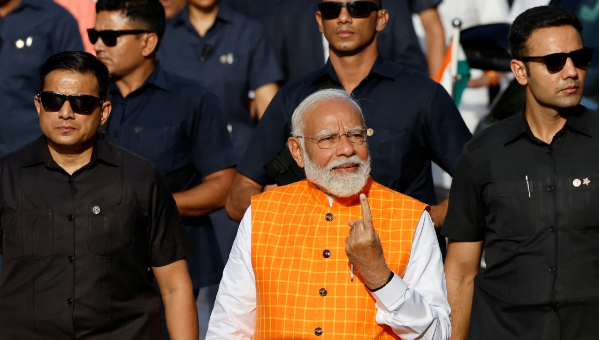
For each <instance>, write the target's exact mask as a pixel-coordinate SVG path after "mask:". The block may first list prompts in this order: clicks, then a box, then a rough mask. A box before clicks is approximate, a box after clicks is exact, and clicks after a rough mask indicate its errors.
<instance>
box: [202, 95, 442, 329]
mask: <svg viewBox="0 0 599 340" xmlns="http://www.w3.org/2000/svg"><path fill="white" fill-rule="evenodd" d="M292 127H293V137H290V138H289V140H288V141H289V149H290V151H291V154H292V155H293V157H294V159H295V161H296V162H297V164H298V165H299V166H300V167H302V168H304V170H305V172H306V178H307V180H303V181H300V182H297V183H294V184H291V185H287V186H282V187H279V188H277V189H274V190H270V191H267V192H265V193H262V194H260V195H257V196H254V197H253V198H252V203H251V206H250V208H249V209H248V210H247V211H246V213H245V216H244V217H243V220H242V221H241V225H240V227H239V232H238V234H237V238H236V240H235V243H234V245H233V249H232V251H231V254H230V256H229V262H228V263H227V266H226V267H225V272H224V274H223V278H222V280H221V283H220V287H219V291H218V295H217V297H216V304H215V307H214V310H213V312H212V316H211V319H210V324H209V328H208V335H207V339H223V338H225V339H251V338H253V339H292V338H293V339H300V338H301V339H307V338H317V337H319V336H323V335H326V336H327V338H330V339H347V338H350V339H355V338H358V337H359V338H365V339H415V338H418V339H448V338H449V336H450V333H451V326H450V322H449V314H450V308H449V304H448V302H447V296H446V295H447V294H446V289H445V277H444V274H443V265H442V262H441V252H440V250H439V247H438V244H437V239H436V236H435V231H434V227H433V225H432V222H431V218H430V215H429V213H428V210H429V207H428V206H427V205H425V204H424V203H421V202H419V201H417V200H415V199H413V198H411V197H408V196H405V195H403V194H400V193H397V192H395V191H392V190H390V189H388V188H385V187H383V186H382V185H380V184H378V183H376V182H374V181H373V180H372V179H371V178H370V175H369V174H370V156H369V153H368V144H367V142H366V139H367V135H368V134H369V132H368V131H369V129H368V128H366V127H365V124H364V118H363V116H362V112H361V110H360V108H359V106H358V104H357V103H356V102H355V101H354V100H353V99H352V98H351V97H350V95H348V94H347V93H346V92H345V91H344V90H337V89H328V90H322V91H319V92H316V93H314V94H312V95H310V96H309V97H308V98H306V99H305V100H304V101H303V102H302V103H301V104H300V105H299V106H298V107H297V109H296V110H295V112H294V113H293V117H292Z"/></svg>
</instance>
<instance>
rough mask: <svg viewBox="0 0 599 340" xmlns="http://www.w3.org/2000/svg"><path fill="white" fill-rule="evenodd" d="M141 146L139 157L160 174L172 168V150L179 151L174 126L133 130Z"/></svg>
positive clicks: (179, 145)
mask: <svg viewBox="0 0 599 340" xmlns="http://www.w3.org/2000/svg"><path fill="white" fill-rule="evenodd" d="M135 133H136V135H138V136H139V145H140V146H141V152H140V155H141V156H142V157H145V158H147V159H148V160H149V161H150V162H152V164H154V166H155V167H156V168H157V169H158V171H160V172H161V173H166V172H168V171H169V170H170V169H171V168H172V167H173V158H174V152H173V150H178V149H181V144H179V143H178V138H180V136H178V135H177V128H176V127H174V126H143V127H141V126H140V127H136V128H135Z"/></svg>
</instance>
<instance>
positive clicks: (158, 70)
mask: <svg viewBox="0 0 599 340" xmlns="http://www.w3.org/2000/svg"><path fill="white" fill-rule="evenodd" d="M167 85H168V84H167V80H166V71H164V69H163V68H162V67H161V66H160V63H156V67H155V68H154V71H152V73H150V76H149V77H148V78H147V79H146V81H145V82H144V83H143V84H142V85H141V86H140V87H139V88H138V89H137V90H135V91H133V92H132V94H133V93H136V92H137V91H143V90H142V89H145V88H146V87H149V86H152V87H156V88H159V89H161V90H165V91H166V88H167ZM115 91H116V92H120V91H119V88H118V86H116V83H115V82H111V83H110V85H109V86H108V92H109V93H114V92H115Z"/></svg>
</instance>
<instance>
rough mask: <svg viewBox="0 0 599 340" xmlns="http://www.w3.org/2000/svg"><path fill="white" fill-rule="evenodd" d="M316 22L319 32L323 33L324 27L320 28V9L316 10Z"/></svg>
mask: <svg viewBox="0 0 599 340" xmlns="http://www.w3.org/2000/svg"><path fill="white" fill-rule="evenodd" d="M316 22H317V23H318V29H319V30H320V33H324V29H323V28H322V16H321V15H320V11H317V12H316Z"/></svg>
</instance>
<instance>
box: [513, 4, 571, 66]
mask: <svg viewBox="0 0 599 340" xmlns="http://www.w3.org/2000/svg"><path fill="white" fill-rule="evenodd" d="M566 25H569V26H572V27H574V28H575V29H576V30H577V31H578V33H580V32H582V24H581V23H580V21H579V20H578V17H576V14H574V12H572V11H571V10H569V9H565V8H560V7H556V6H539V7H533V8H531V9H529V10H527V11H525V12H523V13H522V14H520V15H519V16H518V17H517V18H516V20H514V23H513V24H512V27H511V28H510V33H509V34H508V39H509V41H510V52H511V54H512V58H514V59H519V58H521V57H525V56H526V54H527V53H528V46H527V45H526V42H527V41H528V38H529V37H530V35H531V33H532V32H533V31H534V30H536V29H539V28H547V27H557V26H566ZM581 38H582V36H581Z"/></svg>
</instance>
